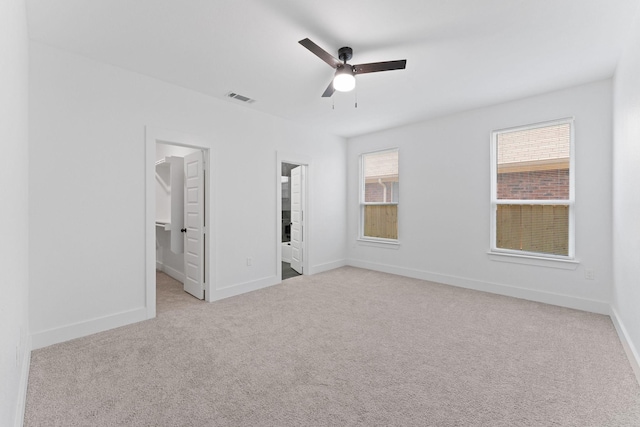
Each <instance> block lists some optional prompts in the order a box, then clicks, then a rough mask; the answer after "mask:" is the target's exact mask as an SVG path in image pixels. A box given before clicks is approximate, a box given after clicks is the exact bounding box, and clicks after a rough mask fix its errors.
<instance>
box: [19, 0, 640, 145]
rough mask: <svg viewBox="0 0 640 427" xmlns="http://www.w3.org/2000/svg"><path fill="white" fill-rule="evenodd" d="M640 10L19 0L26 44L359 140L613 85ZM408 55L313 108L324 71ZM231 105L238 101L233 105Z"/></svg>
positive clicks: (538, 1)
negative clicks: (347, 56)
mask: <svg viewBox="0 0 640 427" xmlns="http://www.w3.org/2000/svg"><path fill="white" fill-rule="evenodd" d="M638 4H639V0H393V1H391V0H386V1H385V0H322V1H319V0H313V1H312V0H55V1H51V0H28V2H27V6H28V16H29V32H30V36H31V39H32V40H35V41H38V42H42V43H44V44H47V45H51V46H55V47H58V48H62V49H65V50H68V51H71V52H75V53H78V54H80V55H84V56H87V57H89V58H92V59H95V60H98V61H102V62H105V63H109V64H113V65H116V66H119V67H122V68H125V69H128V70H131V71H135V72H138V73H142V74H146V75H148V76H152V77H155V78H158V79H161V80H164V81H167V82H171V83H174V84H177V85H180V86H183V87H186V88H189V89H193V90H196V91H199V92H202V93H205V94H208V95H210V96H213V97H216V98H221V99H226V98H225V94H226V93H227V92H229V91H233V92H237V93H239V94H242V95H245V96H248V97H250V98H253V99H256V102H255V103H254V104H251V105H247V106H246V108H251V109H255V110H259V111H263V112H266V113H269V114H273V115H276V116H280V117H284V118H286V119H290V120H294V121H296V122H299V123H303V124H305V125H309V126H316V125H317V126H320V127H321V128H323V129H326V130H327V131H329V132H331V133H335V134H338V135H342V136H346V137H349V136H355V135H359V134H364V133H369V132H373V131H377V130H380V129H385V128H389V127H394V126H399V125H402V124H406V123H410V122H415V121H419V120H423V119H427V118H432V117H437V116H442V115H444V114H448V113H452V112H456V111H462V110H468V109H471V108H476V107H479V106H484V105H489V104H494V103H498V102H503V101H507V100H511V99H517V98H521V97H524V96H528V95H533V94H537V93H542V92H547V91H551V90H555V89H559V88H563V87H567V86H574V85H578V84H582V83H586V82H590V81H594V80H598V79H603V78H607V77H610V76H612V75H613V72H614V69H615V66H616V63H617V60H618V58H619V56H620V53H621V51H622V48H623V46H624V42H625V39H626V35H627V33H628V31H629V29H630V26H631V24H632V22H633V17H634V14H635V13H636V10H637V9H638ZM306 37H309V38H310V39H311V40H313V41H314V42H315V43H317V44H318V45H320V46H321V47H323V48H324V49H325V50H327V51H328V52H330V53H331V54H333V55H334V56H336V57H337V55H338V53H337V50H338V48H340V47H342V46H350V47H352V48H353V51H354V56H353V59H352V60H351V61H350V63H352V64H358V63H366V62H377V61H387V60H396V59H407V69H406V70H403V71H389V72H382V73H374V74H365V75H361V76H359V77H358V78H357V79H358V80H357V81H358V83H357V84H358V86H357V101H358V108H354V103H355V93H354V92H351V93H336V94H334V96H333V99H331V98H321V96H320V95H321V94H322V92H323V91H324V90H325V88H326V87H327V85H328V84H329V82H330V80H331V78H332V76H333V70H332V69H331V68H330V67H329V66H328V65H327V64H325V63H324V62H322V61H321V60H320V59H319V58H317V57H316V56H314V55H313V54H312V53H310V52H309V51H308V50H306V49H305V48H303V47H302V46H301V45H299V44H298V41H299V40H301V39H303V38H306ZM228 102H237V101H232V100H228ZM333 104H335V105H333Z"/></svg>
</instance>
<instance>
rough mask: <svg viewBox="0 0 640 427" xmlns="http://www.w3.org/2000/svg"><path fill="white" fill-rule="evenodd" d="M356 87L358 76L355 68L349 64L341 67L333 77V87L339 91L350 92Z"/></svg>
mask: <svg viewBox="0 0 640 427" xmlns="http://www.w3.org/2000/svg"><path fill="white" fill-rule="evenodd" d="M355 87H356V77H355V76H354V75H353V69H352V68H351V66H349V65H347V66H344V67H339V68H338V69H337V70H336V75H335V77H334V78H333V88H334V89H335V90H337V91H339V92H349V91H351V90H353V89H354V88H355Z"/></svg>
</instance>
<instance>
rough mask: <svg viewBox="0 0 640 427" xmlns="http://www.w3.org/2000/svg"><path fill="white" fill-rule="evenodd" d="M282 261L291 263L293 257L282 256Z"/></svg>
mask: <svg viewBox="0 0 640 427" xmlns="http://www.w3.org/2000/svg"><path fill="white" fill-rule="evenodd" d="M282 262H288V263H291V258H285V257H282Z"/></svg>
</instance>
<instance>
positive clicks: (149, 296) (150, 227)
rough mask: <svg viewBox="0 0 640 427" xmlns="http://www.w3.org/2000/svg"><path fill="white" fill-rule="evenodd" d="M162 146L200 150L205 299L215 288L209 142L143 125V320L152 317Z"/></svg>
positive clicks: (189, 135)
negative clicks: (158, 154) (157, 181)
mask: <svg viewBox="0 0 640 427" xmlns="http://www.w3.org/2000/svg"><path fill="white" fill-rule="evenodd" d="M157 143H164V144H171V145H178V146H182V147H190V148H197V149H201V150H204V167H205V170H206V172H205V177H206V183H205V224H206V234H207V236H206V239H205V242H206V243H205V245H206V247H205V253H206V256H205V259H204V263H205V265H204V268H205V284H204V290H205V299H206V300H207V301H212V300H211V299H210V296H211V294H212V292H211V291H212V289H214V288H215V284H214V283H213V280H214V279H215V274H213V273H212V269H213V268H215V260H216V257H215V253H214V252H213V251H214V250H215V245H214V244H212V242H214V241H215V234H214V233H215V229H216V228H215V215H214V211H213V202H212V197H213V195H214V191H213V184H214V183H215V178H214V177H215V173H216V169H217V168H215V167H214V160H215V159H216V158H215V156H214V154H213V141H211V140H210V139H208V138H203V137H201V136H198V135H192V134H188V133H184V132H178V131H174V130H168V129H161V128H155V127H151V126H145V307H146V309H147V317H146V318H147V319H152V318H154V317H155V316H156V274H155V270H156V250H155V241H156V234H155V211H156V194H155V164H156V144H157Z"/></svg>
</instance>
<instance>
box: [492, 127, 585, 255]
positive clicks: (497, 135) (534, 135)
mask: <svg viewBox="0 0 640 427" xmlns="http://www.w3.org/2000/svg"><path fill="white" fill-rule="evenodd" d="M491 149H492V150H491V151H492V155H491V158H492V160H491V162H492V164H491V171H492V183H491V193H492V194H491V214H492V215H491V220H492V233H491V234H492V241H491V250H492V251H493V252H503V253H511V254H522V255H533V256H542V257H547V258H563V259H572V258H574V247H573V246H574V245H573V242H574V236H573V235H574V232H573V230H574V221H573V203H574V178H573V174H574V171H573V169H574V167H573V120H572V119H566V120H558V121H554V122H548V123H543V124H536V125H531V126H525V127H519V128H512V129H506V130H500V131H495V132H493V135H492V141H491Z"/></svg>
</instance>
